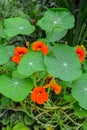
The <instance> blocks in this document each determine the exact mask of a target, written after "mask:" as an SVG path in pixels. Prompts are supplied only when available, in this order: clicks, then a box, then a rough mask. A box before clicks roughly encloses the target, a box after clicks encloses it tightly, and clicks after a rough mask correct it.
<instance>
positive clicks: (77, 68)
mask: <svg viewBox="0 0 87 130" xmlns="http://www.w3.org/2000/svg"><path fill="white" fill-rule="evenodd" d="M51 53H52V54H50V55H47V56H45V59H44V61H45V65H46V68H47V71H48V73H50V74H51V75H53V76H54V77H57V78H60V79H62V80H65V81H72V80H75V79H77V78H79V77H80V76H81V73H82V70H81V64H80V62H79V59H78V57H77V55H76V53H75V51H74V50H73V49H72V48H71V47H69V46H68V45H63V44H61V45H55V46H54V47H53V50H52V52H51Z"/></svg>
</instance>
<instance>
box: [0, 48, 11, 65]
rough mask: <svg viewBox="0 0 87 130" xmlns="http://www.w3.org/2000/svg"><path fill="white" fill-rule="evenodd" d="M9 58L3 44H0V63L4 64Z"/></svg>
mask: <svg viewBox="0 0 87 130" xmlns="http://www.w3.org/2000/svg"><path fill="white" fill-rule="evenodd" d="M9 59H10V56H9V54H8V52H7V49H6V48H5V47H4V46H0V65H2V64H5V63H6V62H8V60H9Z"/></svg>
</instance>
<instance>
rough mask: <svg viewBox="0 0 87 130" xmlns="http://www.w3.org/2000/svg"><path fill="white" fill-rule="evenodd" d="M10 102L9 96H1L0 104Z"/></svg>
mask: <svg viewBox="0 0 87 130" xmlns="http://www.w3.org/2000/svg"><path fill="white" fill-rule="evenodd" d="M10 104H11V100H10V99H9V98H7V97H4V96H3V97H2V98H1V106H7V107H8V106H10Z"/></svg>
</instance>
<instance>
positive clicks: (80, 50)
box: [76, 45, 86, 63]
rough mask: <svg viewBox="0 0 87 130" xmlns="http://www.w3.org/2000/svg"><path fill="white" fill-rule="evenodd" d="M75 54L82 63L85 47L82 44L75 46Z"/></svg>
mask: <svg viewBox="0 0 87 130" xmlns="http://www.w3.org/2000/svg"><path fill="white" fill-rule="evenodd" d="M76 54H77V55H78V57H79V60H80V62H81V63H82V62H83V61H84V59H85V55H86V52H85V48H84V46H83V45H81V46H77V48H76Z"/></svg>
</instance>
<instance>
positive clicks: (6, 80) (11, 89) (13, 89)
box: [0, 75, 33, 102]
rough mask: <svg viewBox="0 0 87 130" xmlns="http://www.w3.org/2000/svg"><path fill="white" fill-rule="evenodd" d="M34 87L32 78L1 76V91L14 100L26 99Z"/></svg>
mask: <svg viewBox="0 0 87 130" xmlns="http://www.w3.org/2000/svg"><path fill="white" fill-rule="evenodd" d="M32 88H33V83H32V81H31V80H30V79H16V78H11V77H9V76H8V75H2V76H0V93H2V94H3V95H5V96H6V97H8V98H10V99H12V100H13V101H16V102H17V101H21V100H23V99H25V98H26V97H27V96H28V94H29V92H30V91H31V89H32Z"/></svg>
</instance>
